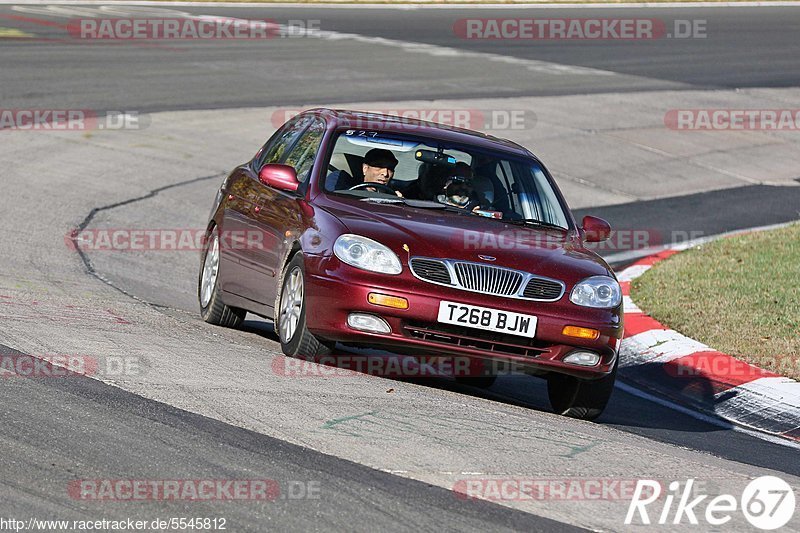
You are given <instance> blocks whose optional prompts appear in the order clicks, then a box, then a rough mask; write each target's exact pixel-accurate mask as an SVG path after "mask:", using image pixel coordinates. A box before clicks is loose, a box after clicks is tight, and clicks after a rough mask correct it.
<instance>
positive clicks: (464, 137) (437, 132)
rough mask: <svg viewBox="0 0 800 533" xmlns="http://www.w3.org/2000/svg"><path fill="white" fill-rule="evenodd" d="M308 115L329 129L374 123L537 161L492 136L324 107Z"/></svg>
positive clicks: (421, 121) (388, 130)
mask: <svg viewBox="0 0 800 533" xmlns="http://www.w3.org/2000/svg"><path fill="white" fill-rule="evenodd" d="M307 113H308V114H315V115H320V116H322V117H323V118H325V119H326V120H327V122H328V127H329V128H330V129H338V128H347V127H353V124H365V125H367V126H370V127H371V125H373V124H377V125H379V126H380V127H374V128H372V129H375V130H376V131H383V132H397V133H406V134H407V133H409V131H411V132H413V133H415V134H417V135H422V136H425V137H430V138H433V139H437V140H440V141H444V142H452V143H457V144H466V145H472V146H476V147H480V148H484V149H493V150H501V151H505V152H510V153H513V154H515V155H518V156H524V157H533V158H536V156H534V155H533V154H532V153H531V152H530V151H529V150H527V149H526V148H524V147H523V146H520V145H519V144H517V143H515V142H513V141H509V140H508V139H501V138H499V137H494V136H492V135H486V134H485V133H480V132H477V131H473V130H468V129H464V128H457V127H455V126H448V125H446V124H439V123H436V122H429V121H425V120H417V119H413V118H405V117H398V116H395V115H385V114H382V113H368V112H364V111H351V110H347V109H330V108H325V107H320V108H316V109H309V110H308V111H304V112H303V113H302V114H307ZM359 128H360V129H367V128H365V127H363V126H359Z"/></svg>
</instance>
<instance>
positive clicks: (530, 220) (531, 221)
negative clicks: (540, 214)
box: [503, 218, 567, 231]
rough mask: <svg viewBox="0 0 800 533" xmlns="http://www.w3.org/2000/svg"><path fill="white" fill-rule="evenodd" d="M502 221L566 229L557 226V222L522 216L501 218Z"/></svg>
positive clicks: (516, 224)
mask: <svg viewBox="0 0 800 533" xmlns="http://www.w3.org/2000/svg"><path fill="white" fill-rule="evenodd" d="M503 222H507V223H509V224H513V225H515V226H537V227H541V228H553V229H558V230H561V231H567V228H565V227H563V226H559V225H558V224H552V223H550V222H545V221H543V220H536V219H533V218H523V219H520V220H503Z"/></svg>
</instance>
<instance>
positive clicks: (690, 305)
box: [631, 224, 800, 380]
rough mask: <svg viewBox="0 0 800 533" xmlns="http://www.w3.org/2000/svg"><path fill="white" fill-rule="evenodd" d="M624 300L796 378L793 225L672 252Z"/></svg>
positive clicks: (799, 305) (799, 232)
mask: <svg viewBox="0 0 800 533" xmlns="http://www.w3.org/2000/svg"><path fill="white" fill-rule="evenodd" d="M631 296H632V298H633V301H634V302H636V304H637V305H638V306H639V307H640V308H641V309H642V310H643V311H644V312H646V313H648V314H649V315H650V316H652V317H653V318H655V319H656V320H658V321H659V322H661V323H662V324H664V325H665V326H667V327H669V328H672V329H674V330H676V331H679V332H681V333H683V334H684V335H686V336H688V337H691V338H693V339H696V340H698V341H700V342H702V343H704V344H707V345H709V346H711V347H712V348H714V349H716V350H719V351H721V352H724V353H728V354H730V355H732V356H734V357H736V358H738V359H741V360H743V361H747V362H749V363H752V364H754V365H757V366H760V367H761V368H765V369H767V370H772V371H773V372H776V373H778V374H781V375H784V376H788V377H792V378H794V379H797V380H800V224H793V225H791V226H788V227H785V228H781V229H776V230H771V231H763V232H756V233H750V234H746V235H741V236H737V237H731V238H725V239H719V240H717V241H714V242H711V243H709V244H705V245H703V246H699V247H696V248H693V249H691V250H687V251H685V252H682V253H679V254H676V255H674V256H672V257H670V258H669V259H667V260H665V261H662V262H660V263H658V264H656V266H654V267H653V268H651V269H650V270H648V271H647V272H646V273H645V274H644V275H643V276H641V277H640V278H638V279H636V280H635V281H634V282H633V284H632V286H631Z"/></svg>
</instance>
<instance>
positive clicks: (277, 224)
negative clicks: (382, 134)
mask: <svg viewBox="0 0 800 533" xmlns="http://www.w3.org/2000/svg"><path fill="white" fill-rule="evenodd" d="M324 133H325V122H324V120H322V119H321V118H320V117H313V118H312V119H311V121H310V123H309V125H308V127H307V129H306V130H305V131H304V132H303V133H302V134H301V135H300V136H299V137H298V138H297V140H296V141H295V142H294V144H293V145H292V146H291V147H290V148H289V150H288V151H287V152H286V154H285V155H284V157H283V158H282V159H281V160H280V163H282V164H284V165H289V166H291V167H293V168H294V169H295V172H297V179H298V181H300V187H299V189H298V190H299V192H300V194H298V193H291V192H287V191H282V190H279V189H275V188H272V187H270V186H268V185H265V184H263V183H260V182H259V193H258V200H257V202H258V205H259V207H260V209H259V210H258V213H257V214H256V215H255V217H254V221H255V224H256V225H257V227H258V229H259V231H261V232H262V234H263V236H264V241H265V243H267V244H268V245H266V246H264V247H253V248H252V250H251V251H252V253H253V256H254V261H256V262H257V263H258V264H259V265H261V266H262V267H263V269H264V273H265V274H266V275H268V276H269V277H270V278H271V279H270V278H268V279H266V280H265V283H263V285H261V286H260V287H259V289H258V296H259V301H264V302H265V303H267V304H268V305H274V302H275V298H276V295H277V290H278V283H279V280H278V278H279V277H280V275H281V271H282V268H283V260H284V258H285V257H286V254H287V253H288V252H289V251H290V250H289V248H290V247H291V246H292V244H293V243H294V241H295V237H296V236H298V235H300V234H301V233H302V232H303V231H304V230H305V227H304V225H303V216H302V212H301V210H300V204H299V203H298V199H299V198H300V197H301V194H302V191H304V190H305V188H306V186H307V185H308V180H309V179H310V176H311V170H312V168H313V167H314V161H315V160H316V157H317V154H318V152H319V149H320V145H321V144H322V137H323V135H324Z"/></svg>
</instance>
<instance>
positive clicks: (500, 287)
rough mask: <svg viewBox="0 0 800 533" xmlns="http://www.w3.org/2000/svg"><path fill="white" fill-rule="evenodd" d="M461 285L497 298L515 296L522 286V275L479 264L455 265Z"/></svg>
mask: <svg viewBox="0 0 800 533" xmlns="http://www.w3.org/2000/svg"><path fill="white" fill-rule="evenodd" d="M454 266H455V271H456V278H457V279H458V283H459V285H461V286H462V287H463V288H465V289H467V290H470V291H478V292H482V293H484V294H493V295H495V296H513V295H515V294H517V292H519V288H520V285H522V273H521V272H517V271H516V270H509V269H507V268H500V267H495V266H489V265H480V264H477V263H461V262H459V263H455V264H454Z"/></svg>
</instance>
